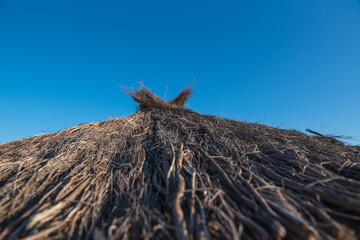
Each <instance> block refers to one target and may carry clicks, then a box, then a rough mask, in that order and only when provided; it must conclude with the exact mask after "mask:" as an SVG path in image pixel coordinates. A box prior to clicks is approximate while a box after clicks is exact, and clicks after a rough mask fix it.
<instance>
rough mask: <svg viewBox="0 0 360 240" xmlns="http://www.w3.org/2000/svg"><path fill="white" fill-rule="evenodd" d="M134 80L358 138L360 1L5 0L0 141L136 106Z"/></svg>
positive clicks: (201, 104)
mask: <svg viewBox="0 0 360 240" xmlns="http://www.w3.org/2000/svg"><path fill="white" fill-rule="evenodd" d="M194 80H195V81H194ZM140 81H142V82H144V84H145V85H146V86H149V87H150V88H151V89H152V90H153V91H155V92H156V93H157V94H159V95H160V96H164V93H165V89H168V90H167V98H168V99H169V98H171V97H175V96H176V94H178V93H179V92H180V90H181V89H182V88H183V87H184V86H186V85H187V84H189V83H192V82H193V81H194V82H195V94H194V96H193V98H192V99H191V100H190V101H189V104H188V106H189V107H191V108H192V109H194V110H196V111H199V112H201V113H204V114H214V115H218V116H222V117H228V118H233V119H240V120H246V121H249V122H255V121H256V122H260V123H266V124H270V125H272V126H275V127H281V128H291V129H297V130H300V131H304V130H305V128H310V129H312V130H315V131H319V132H321V133H326V134H338V135H339V134H340V135H348V136H353V137H355V139H354V140H352V141H351V143H352V144H359V143H360V141H359V140H360V124H359V123H360V108H359V106H360V94H359V92H360V4H359V1H356V0H301V1H299V0H282V1H278V0H273V1H265V0H263V1H257V0H246V1H242V0H236V1H210V0H206V1H187V0H182V1H156V0H154V1H137V0H131V1H130V0H129V1H106V0H104V1H92V0H86V1H85V0H84V1H80V0H61V1H60V0H51V1H48V0H41V1H40V0H31V1H30V0H27V1H24V0H23V1H18V0H0V142H7V141H12V140H17V139H21V138H24V137H29V136H32V135H35V134H40V133H42V131H41V130H45V131H47V132H56V131H59V130H61V129H64V128H67V127H71V126H73V125H77V124H79V123H87V122H93V121H101V120H105V119H107V118H109V117H114V116H115V117H121V116H125V115H129V114H131V113H134V112H135V104H134V103H133V102H132V100H131V99H130V98H129V97H128V96H126V95H125V94H124V93H123V92H122V90H121V88H120V86H129V87H138V82H140Z"/></svg>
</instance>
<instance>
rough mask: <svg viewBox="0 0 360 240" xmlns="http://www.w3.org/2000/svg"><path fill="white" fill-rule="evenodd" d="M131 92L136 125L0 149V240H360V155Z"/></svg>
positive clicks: (89, 127) (123, 122)
mask: <svg viewBox="0 0 360 240" xmlns="http://www.w3.org/2000/svg"><path fill="white" fill-rule="evenodd" d="M128 93H129V95H130V96H132V97H133V98H134V99H135V100H136V101H137V102H138V103H139V111H138V112H137V113H136V114H134V115H131V116H129V117H125V118H120V119H111V120H107V121H104V122H97V123H89V124H83V125H79V126H75V127H72V128H69V129H66V130H63V131H60V132H58V133H51V134H45V135H41V136H36V137H32V138H26V139H23V140H20V141H15V142H9V143H5V144H2V145H0V239H28V240H29V239H34V240H35V239H66V238H69V239H174V238H176V239H282V238H286V239H299V240H300V239H358V238H359V236H360V235H359V234H360V233H359V226H360V157H359V156H360V148H359V147H356V146H349V145H346V144H344V143H342V142H340V141H338V140H336V139H334V138H330V137H326V136H323V135H315V136H308V135H305V134H303V133H300V132H298V131H294V130H281V129H277V128H272V127H269V126H266V125H261V124H257V123H252V124H251V123H245V122H240V121H233V120H228V119H222V118H218V117H215V116H207V115H201V114H198V113H196V112H194V111H191V110H188V109H184V106H185V103H186V101H187V100H188V98H189V96H190V93H191V87H190V88H186V89H185V90H184V91H183V92H182V93H181V94H180V96H179V97H177V98H175V99H174V100H172V101H170V102H168V103H167V102H165V101H163V100H162V99H160V98H159V97H158V96H156V95H155V94H154V93H153V92H151V91H150V90H147V89H146V88H145V87H142V88H141V89H140V90H132V91H129V92H128Z"/></svg>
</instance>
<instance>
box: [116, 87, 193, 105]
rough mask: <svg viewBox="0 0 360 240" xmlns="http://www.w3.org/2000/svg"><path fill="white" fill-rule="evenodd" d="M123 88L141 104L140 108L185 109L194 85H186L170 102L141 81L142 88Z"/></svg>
mask: <svg viewBox="0 0 360 240" xmlns="http://www.w3.org/2000/svg"><path fill="white" fill-rule="evenodd" d="M123 89H124V90H125V92H126V93H127V94H128V95H129V96H131V97H132V98H133V99H134V100H135V101H136V102H137V103H138V104H139V109H141V110H149V109H152V108H177V109H183V108H184V107H185V104H186V103H187V102H188V100H189V99H190V97H191V95H192V90H193V87H192V86H188V87H185V88H184V89H183V90H182V91H181V92H180V94H179V95H178V96H177V97H176V98H174V99H172V100H170V101H169V102H166V101H165V100H164V99H162V98H160V97H159V96H158V95H156V94H155V93H154V92H153V91H152V90H151V89H147V88H146V87H145V86H144V84H143V83H140V89H134V88H133V89H127V88H123Z"/></svg>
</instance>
